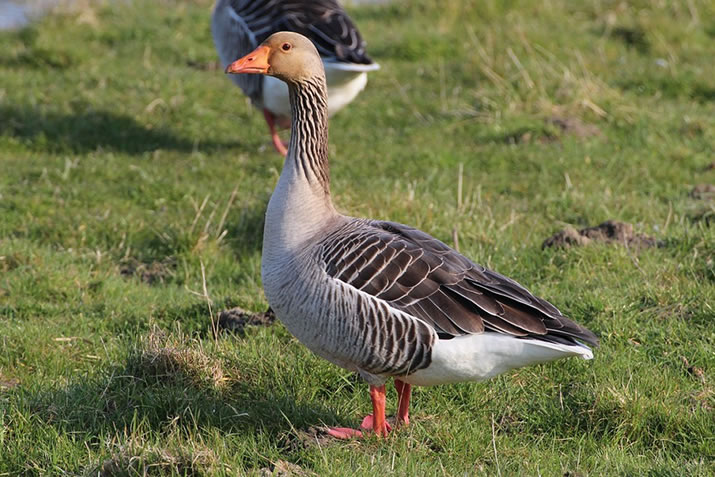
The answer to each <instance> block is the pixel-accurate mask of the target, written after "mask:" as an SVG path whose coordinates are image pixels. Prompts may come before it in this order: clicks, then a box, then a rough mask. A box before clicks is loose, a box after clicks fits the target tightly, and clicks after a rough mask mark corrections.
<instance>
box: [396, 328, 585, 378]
mask: <svg viewBox="0 0 715 477" xmlns="http://www.w3.org/2000/svg"><path fill="white" fill-rule="evenodd" d="M568 356H580V357H582V358H583V359H591V358H593V353H592V351H591V349H590V348H588V347H587V346H579V345H573V346H569V345H561V344H556V343H546V342H544V341H538V340H529V339H518V338H514V337H512V336H508V335H503V334H500V333H493V332H486V333H481V334H476V335H466V336H458V337H456V338H452V339H451V340H438V341H437V342H436V343H435V346H434V348H433V349H432V362H431V363H430V365H429V366H428V367H427V368H425V369H421V370H419V371H417V372H415V373H413V374H410V375H409V376H406V377H404V378H400V379H402V380H403V381H405V382H407V383H410V384H415V385H418V386H431V385H435V384H449V383H457V382H463V381H483V380H485V379H488V378H491V377H493V376H496V375H498V374H502V373H504V372H506V371H509V370H510V369H515V368H521V367H523V366H529V365H532V364H539V363H547V362H549V361H554V360H557V359H560V358H566V357H568Z"/></svg>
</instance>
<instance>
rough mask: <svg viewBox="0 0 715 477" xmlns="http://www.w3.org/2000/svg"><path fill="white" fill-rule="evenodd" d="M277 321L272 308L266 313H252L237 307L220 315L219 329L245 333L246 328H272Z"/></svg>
mask: <svg viewBox="0 0 715 477" xmlns="http://www.w3.org/2000/svg"><path fill="white" fill-rule="evenodd" d="M275 321H276V315H275V313H273V310H272V309H271V308H268V309H267V310H266V311H264V312H260V313H252V312H250V311H246V310H244V309H242V308H239V307H235V308H231V309H230V310H224V311H222V312H221V313H219V315H218V327H219V329H222V330H226V331H232V332H234V333H243V331H244V328H245V327H246V326H270V325H272V324H273V323H275Z"/></svg>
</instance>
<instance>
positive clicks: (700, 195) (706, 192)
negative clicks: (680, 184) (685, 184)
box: [690, 184, 715, 200]
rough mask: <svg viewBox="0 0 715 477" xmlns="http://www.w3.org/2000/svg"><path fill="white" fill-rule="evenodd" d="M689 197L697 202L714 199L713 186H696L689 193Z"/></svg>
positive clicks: (714, 185)
mask: <svg viewBox="0 0 715 477" xmlns="http://www.w3.org/2000/svg"><path fill="white" fill-rule="evenodd" d="M690 197H692V198H693V199H698V200H713V199H715V184H698V185H696V186H695V187H693V190H691V191H690Z"/></svg>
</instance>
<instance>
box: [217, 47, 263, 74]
mask: <svg viewBox="0 0 715 477" xmlns="http://www.w3.org/2000/svg"><path fill="white" fill-rule="evenodd" d="M270 53H271V48H270V47H268V46H259V47H258V48H256V49H255V50H253V51H252V52H250V53H249V54H247V55H246V56H244V57H243V58H239V59H237V60H236V61H234V62H233V63H231V64H230V65H228V66H227V67H226V73H230V74H234V75H235V74H240V73H260V74H266V73H268V68H270V66H271V65H269V64H268V55H270Z"/></svg>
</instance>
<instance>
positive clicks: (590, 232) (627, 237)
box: [541, 220, 663, 248]
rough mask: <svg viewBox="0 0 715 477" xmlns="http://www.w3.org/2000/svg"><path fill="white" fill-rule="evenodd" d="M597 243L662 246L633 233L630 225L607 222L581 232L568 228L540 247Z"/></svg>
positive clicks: (650, 238)
mask: <svg viewBox="0 0 715 477" xmlns="http://www.w3.org/2000/svg"><path fill="white" fill-rule="evenodd" d="M599 242H600V243H608V244H610V243H618V244H621V245H626V246H628V247H634V248H645V247H661V246H663V243H662V242H661V241H659V240H656V239H654V238H652V237H649V236H647V235H644V234H639V233H636V232H634V230H633V225H632V224H629V223H627V222H618V221H615V220H607V221H606V222H603V223H602V224H600V225H597V226H596V227H586V228H584V229H581V230H576V229H575V228H574V227H571V226H568V227H566V228H565V229H563V230H562V231H560V232H558V233H556V234H554V235H553V236H551V237H549V238H547V239H546V240H544V243H543V244H542V245H541V247H542V248H546V247H570V246H585V245H591V244H592V243H599Z"/></svg>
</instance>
